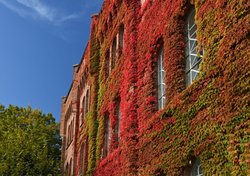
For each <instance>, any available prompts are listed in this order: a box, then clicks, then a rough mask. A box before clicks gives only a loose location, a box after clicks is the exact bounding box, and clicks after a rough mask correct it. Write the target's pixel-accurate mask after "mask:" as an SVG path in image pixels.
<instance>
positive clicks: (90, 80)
mask: <svg viewBox="0 0 250 176" xmlns="http://www.w3.org/2000/svg"><path fill="white" fill-rule="evenodd" d="M249 6H250V3H249V1H247V0H231V1H227V0H190V1H189V0H175V1H171V0H141V1H139V0H129V1H128V0H105V1H104V3H103V6H102V9H101V11H100V13H98V14H95V15H93V16H92V24H91V33H90V38H89V42H88V44H87V46H86V49H85V51H84V54H83V56H82V59H81V62H80V63H79V64H78V65H74V77H73V81H72V84H71V87H70V90H69V92H68V95H67V96H66V97H63V99H62V113H61V131H60V132H61V136H62V139H63V147H62V161H63V164H62V165H63V166H62V168H63V172H64V174H65V175H96V176H111V175H117V176H127V175H141V176H147V175H158V176H160V175H162V176H164V175H197V176H198V175H199V176H200V175H247V174H249V173H250V169H249V168H250V167H249V165H250V150H249V148H250V128H249V125H250V120H249V116H250V115H249V97H250V96H249V94H250V93H249V88H250V86H249V85H250V84H249V82H250V79H249V78H250V75H249V74H250V73H249V70H250V66H249V64H250V62H249V58H250V57H249V31H250V29H249V26H250V25H249V22H250V18H249V9H250V8H249Z"/></svg>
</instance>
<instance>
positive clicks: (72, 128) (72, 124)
mask: <svg viewBox="0 0 250 176" xmlns="http://www.w3.org/2000/svg"><path fill="white" fill-rule="evenodd" d="M73 122H74V120H72V121H71V141H70V142H72V141H73V135H74V123H73Z"/></svg>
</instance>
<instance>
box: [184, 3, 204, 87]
mask: <svg viewBox="0 0 250 176" xmlns="http://www.w3.org/2000/svg"><path fill="white" fill-rule="evenodd" d="M196 30H197V26H196V24H195V9H194V8H192V10H191V11H190V12H189V14H188V18H187V37H186V38H187V42H186V45H187V46H186V66H185V67H186V86H189V85H190V84H192V83H193V81H194V80H195V79H196V78H197V76H198V74H199V65H200V63H201V60H202V57H203V53H204V50H203V51H202V52H201V53H200V54H197V38H196Z"/></svg>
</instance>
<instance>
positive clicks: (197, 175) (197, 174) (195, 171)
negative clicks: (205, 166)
mask: <svg viewBox="0 0 250 176" xmlns="http://www.w3.org/2000/svg"><path fill="white" fill-rule="evenodd" d="M202 175H203V174H202V168H201V162H200V160H199V159H198V158H196V159H195V161H194V163H193V165H192V168H191V173H190V176H202Z"/></svg>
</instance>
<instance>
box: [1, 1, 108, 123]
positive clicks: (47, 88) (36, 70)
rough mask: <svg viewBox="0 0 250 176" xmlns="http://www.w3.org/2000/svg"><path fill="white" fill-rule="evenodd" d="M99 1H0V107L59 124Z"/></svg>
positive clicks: (99, 5)
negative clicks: (47, 116) (48, 116)
mask: <svg viewBox="0 0 250 176" xmlns="http://www.w3.org/2000/svg"><path fill="white" fill-rule="evenodd" d="M102 3H103V0H74V1H71V0H54V1H51V0H0V103H1V104H3V105H5V106H8V105H9V104H13V105H17V106H23V107H26V106H28V105H30V106H31V107H32V108H38V109H41V110H42V111H43V112H44V113H49V112H51V113H52V114H53V115H54V117H55V118H56V120H57V121H59V119H60V111H61V97H62V96H64V95H66V94H67V92H68V90H69V88H70V84H71V81H72V78H73V65H74V64H77V63H79V62H80V59H81V56H82V54H83V51H84V48H85V46H86V44H87V40H88V38H89V30H90V22H91V17H90V16H91V14H93V13H98V12H99V11H100V8H101V5H102Z"/></svg>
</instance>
